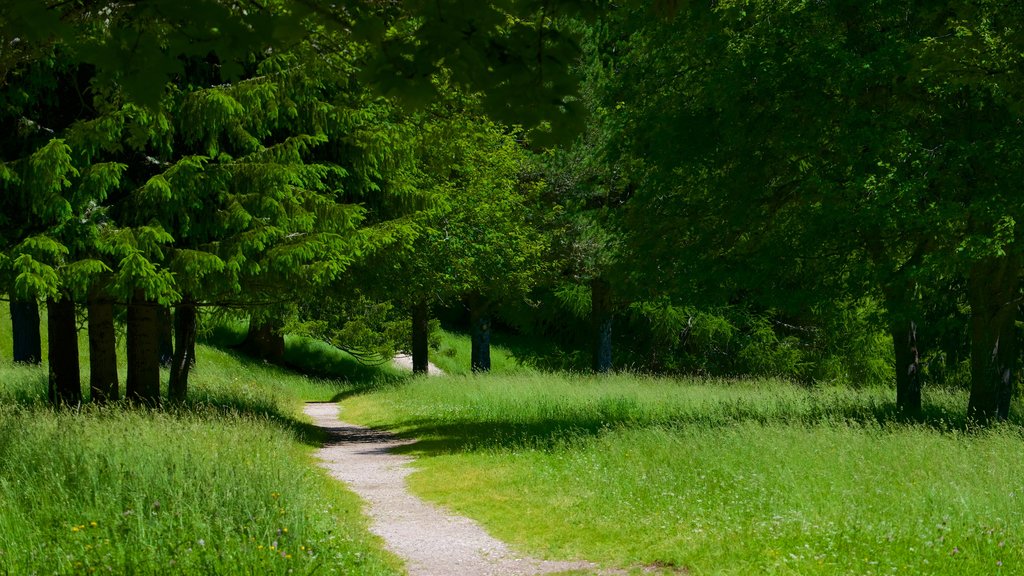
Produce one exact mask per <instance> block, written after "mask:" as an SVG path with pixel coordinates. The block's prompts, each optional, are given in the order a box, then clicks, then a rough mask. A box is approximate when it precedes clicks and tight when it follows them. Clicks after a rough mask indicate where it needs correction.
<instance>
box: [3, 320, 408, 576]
mask: <svg viewBox="0 0 1024 576" xmlns="http://www.w3.org/2000/svg"><path fill="white" fill-rule="evenodd" d="M7 334H9V332H7ZM9 346H10V344H9V341H8V342H7V343H3V349H4V350H7V351H9V350H10V347H9ZM198 356H199V362H198V366H197V368H196V370H195V373H194V375H193V378H192V384H193V389H192V396H191V400H190V402H189V404H188V405H186V406H184V407H181V408H175V409H164V410H145V409H135V410H129V409H125V408H123V407H116V406H115V407H109V408H95V407H90V406H86V407H84V408H82V409H80V410H63V411H55V410H53V409H51V408H49V407H48V406H47V405H46V404H45V402H44V398H45V390H46V368H45V366H44V367H40V368H26V367H21V366H14V365H11V364H9V363H4V362H0V573H3V574H18V575H21V574H118V575H121V574H146V575H149V574H154V575H155V574H189V575H191V574H195V575H208V574H252V575H256V574H259V575H262V574H368V575H390V574H400V573H402V570H401V567H400V563H399V562H398V561H397V560H396V559H395V558H393V557H391V556H390V555H389V554H387V553H385V552H383V551H382V549H381V545H380V542H379V541H378V540H377V539H376V538H374V537H372V536H371V535H370V534H369V533H368V532H367V529H366V524H365V521H364V519H363V517H362V515H361V506H360V502H359V501H358V499H357V498H356V497H355V496H354V495H352V494H351V493H349V492H347V491H346V490H345V489H344V488H343V487H342V486H341V484H340V483H337V482H335V481H334V480H331V479H330V478H328V477H327V476H326V474H325V473H324V472H322V471H321V470H320V469H318V468H317V467H316V465H315V464H314V461H313V456H312V452H313V450H314V447H315V446H318V445H319V443H320V436H319V435H318V431H317V430H316V429H315V428H312V427H310V426H308V425H305V424H303V423H302V420H301V416H300V415H299V414H300V407H301V405H302V403H303V401H305V400H330V399H332V398H335V397H336V396H338V395H339V394H344V393H346V392H347V391H350V389H351V386H350V385H348V384H346V383H344V382H339V381H329V380H318V379H312V378H307V377H304V376H301V375H297V374H294V373H291V372H288V371H284V370H279V369H276V368H273V367H268V366H265V365H263V364H262V363H257V362H252V361H249V360H245V359H243V358H240V357H237V356H235V355H232V354H229V353H226V352H223V351H220V350H217V349H213V348H209V347H207V346H202V345H200V346H199V349H198ZM122 357H123V356H122ZM84 361H85V358H84V357H83V375H87V374H88V369H87V366H88V365H87V364H86V363H85V362H84ZM121 370H122V371H121V374H122V375H123V374H124V367H123V366H122V367H121ZM166 379H167V378H166V373H165V374H164V375H163V380H164V381H165V382H166Z"/></svg>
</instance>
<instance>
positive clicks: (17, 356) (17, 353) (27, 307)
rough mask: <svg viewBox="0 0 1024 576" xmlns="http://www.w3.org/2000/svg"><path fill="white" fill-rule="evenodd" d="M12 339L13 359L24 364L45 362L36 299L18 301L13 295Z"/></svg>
mask: <svg viewBox="0 0 1024 576" xmlns="http://www.w3.org/2000/svg"><path fill="white" fill-rule="evenodd" d="M10 308H11V338H12V339H13V340H14V350H13V354H12V358H13V360H14V361H15V362H21V363H24V364H39V363H40V362H42V360H43V345H42V341H41V339H40V333H39V302H37V301H36V299H35V298H30V299H28V300H18V299H16V298H15V297H14V296H13V295H11V306H10Z"/></svg>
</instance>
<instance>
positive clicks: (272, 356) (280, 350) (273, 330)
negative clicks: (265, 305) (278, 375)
mask: <svg viewBox="0 0 1024 576" xmlns="http://www.w3.org/2000/svg"><path fill="white" fill-rule="evenodd" d="M242 349H243V350H245V351H246V352H247V353H249V354H251V355H253V356H256V357H257V358H260V359H262V360H266V361H268V362H272V363H274V364H280V363H281V362H282V361H283V360H284V334H282V333H281V326H280V324H279V323H277V322H273V321H266V322H257V321H255V320H253V319H251V318H250V319H249V333H248V334H247V335H246V336H245V341H243V342H242Z"/></svg>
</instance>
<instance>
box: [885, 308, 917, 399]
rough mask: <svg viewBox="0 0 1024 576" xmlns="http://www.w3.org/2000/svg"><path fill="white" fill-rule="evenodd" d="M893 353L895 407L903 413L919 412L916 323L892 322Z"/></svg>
mask: <svg viewBox="0 0 1024 576" xmlns="http://www.w3.org/2000/svg"><path fill="white" fill-rule="evenodd" d="M889 330H890V333H891V334H892V345H893V353H894V355H895V358H896V407H897V408H899V410H900V411H901V412H903V413H904V414H910V415H915V414H920V413H921V356H920V354H919V353H918V347H917V324H916V323H915V322H914V321H913V320H910V321H906V322H892V323H891V325H890V329H889Z"/></svg>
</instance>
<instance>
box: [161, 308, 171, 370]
mask: <svg viewBox="0 0 1024 576" xmlns="http://www.w3.org/2000/svg"><path fill="white" fill-rule="evenodd" d="M159 310H160V311H159V313H158V315H157V319H158V321H159V323H160V366H161V367H163V368H170V366H171V361H172V360H173V359H174V334H173V330H172V328H171V327H172V326H173V324H172V323H173V320H172V319H171V309H170V308H169V307H167V306H161V307H160V309H159Z"/></svg>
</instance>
